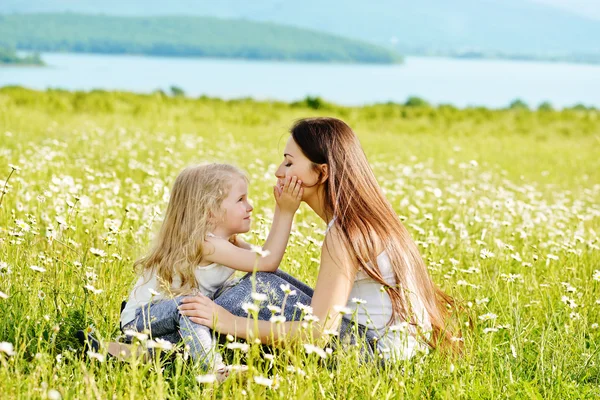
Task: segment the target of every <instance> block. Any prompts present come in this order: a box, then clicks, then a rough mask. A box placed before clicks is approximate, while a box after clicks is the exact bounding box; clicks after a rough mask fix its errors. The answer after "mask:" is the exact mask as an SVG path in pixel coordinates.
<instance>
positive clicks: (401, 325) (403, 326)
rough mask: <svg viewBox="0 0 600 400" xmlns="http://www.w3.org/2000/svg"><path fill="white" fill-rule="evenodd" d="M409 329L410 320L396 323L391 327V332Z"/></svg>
mask: <svg viewBox="0 0 600 400" xmlns="http://www.w3.org/2000/svg"><path fill="white" fill-rule="evenodd" d="M407 329H408V322H406V321H403V322H401V323H399V324H395V325H392V326H390V327H389V330H390V332H406V330H407Z"/></svg>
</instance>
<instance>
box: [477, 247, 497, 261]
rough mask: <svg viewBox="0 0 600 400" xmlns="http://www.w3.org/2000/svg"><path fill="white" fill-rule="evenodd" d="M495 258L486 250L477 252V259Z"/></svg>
mask: <svg viewBox="0 0 600 400" xmlns="http://www.w3.org/2000/svg"><path fill="white" fill-rule="evenodd" d="M495 256H496V255H495V254H494V253H492V252H491V251H489V250H487V249H481V251H480V252H479V257H481V258H483V259H484V260H485V259H487V258H493V257H495Z"/></svg>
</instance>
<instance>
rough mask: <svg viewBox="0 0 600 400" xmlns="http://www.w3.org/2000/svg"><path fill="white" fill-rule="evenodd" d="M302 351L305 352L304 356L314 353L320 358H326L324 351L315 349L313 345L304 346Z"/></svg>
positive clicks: (318, 348)
mask: <svg viewBox="0 0 600 400" xmlns="http://www.w3.org/2000/svg"><path fill="white" fill-rule="evenodd" d="M304 350H306V354H312V353H315V354H317V355H318V356H319V357H321V358H327V353H326V352H325V350H323V349H322V348H320V347H317V346H315V345H313V344H305V345H304Z"/></svg>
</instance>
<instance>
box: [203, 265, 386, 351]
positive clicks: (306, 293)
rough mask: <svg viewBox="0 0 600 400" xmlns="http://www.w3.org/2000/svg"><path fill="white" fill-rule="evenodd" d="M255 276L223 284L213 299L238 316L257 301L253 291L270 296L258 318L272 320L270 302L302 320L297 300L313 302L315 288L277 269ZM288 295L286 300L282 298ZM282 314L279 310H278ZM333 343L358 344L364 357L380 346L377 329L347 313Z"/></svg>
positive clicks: (344, 345)
mask: <svg viewBox="0 0 600 400" xmlns="http://www.w3.org/2000/svg"><path fill="white" fill-rule="evenodd" d="M255 277H256V279H255V280H254V279H253V274H251V273H249V274H247V275H245V276H244V277H243V278H242V279H240V280H239V282H238V283H237V284H235V285H234V286H230V287H223V288H221V289H220V290H218V291H217V292H216V293H215V299H214V302H215V303H216V304H218V305H220V306H221V307H223V308H225V309H226V310H227V311H229V312H231V313H232V314H234V315H236V316H242V317H245V316H247V315H248V314H247V313H246V311H245V310H244V309H243V304H244V303H254V300H253V299H252V297H251V295H252V292H255V293H261V294H264V295H266V297H267V300H266V301H265V302H262V303H261V307H260V310H259V312H258V319H260V320H269V319H270V318H271V316H272V315H273V313H272V312H271V311H270V310H269V309H268V308H267V305H275V306H278V307H280V308H281V309H282V312H281V315H283V316H285V319H286V321H297V320H300V318H301V315H302V310H301V309H300V308H298V307H297V306H296V303H301V304H303V305H307V306H308V305H310V303H311V300H312V296H313V289H312V288H311V287H310V286H308V285H306V284H305V283H303V282H301V281H299V280H298V279H296V278H294V277H293V276H291V275H289V274H287V273H285V272H283V271H281V270H277V271H276V272H274V273H271V272H257V273H256V274H255ZM285 285H289V289H290V290H292V291H295V292H296V293H295V295H293V296H292V295H288V296H287V297H286V293H285V292H286V291H285V290H284V288H282V286H285ZM284 299H285V304H283V301H284ZM278 314H279V313H278ZM332 341H333V343H331V344H332V347H334V348H337V347H340V346H341V347H347V346H357V347H358V348H359V351H360V354H361V356H362V360H363V361H369V360H373V358H374V357H375V351H376V348H377V333H376V332H375V331H374V330H370V329H367V328H365V327H364V326H363V325H360V324H357V323H355V322H354V321H352V320H350V319H348V318H346V317H344V318H342V322H341V325H340V328H339V335H338V337H336V338H333V339H332Z"/></svg>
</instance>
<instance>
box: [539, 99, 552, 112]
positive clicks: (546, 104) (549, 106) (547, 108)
mask: <svg viewBox="0 0 600 400" xmlns="http://www.w3.org/2000/svg"><path fill="white" fill-rule="evenodd" d="M538 111H554V107H552V104H550V102H548V101H544V102H543V103H541V104H540V105H539V106H538Z"/></svg>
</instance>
